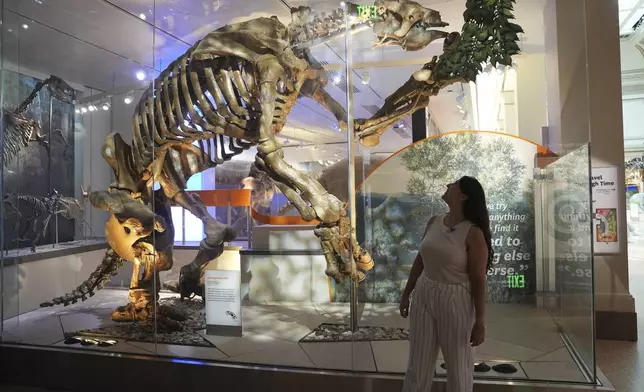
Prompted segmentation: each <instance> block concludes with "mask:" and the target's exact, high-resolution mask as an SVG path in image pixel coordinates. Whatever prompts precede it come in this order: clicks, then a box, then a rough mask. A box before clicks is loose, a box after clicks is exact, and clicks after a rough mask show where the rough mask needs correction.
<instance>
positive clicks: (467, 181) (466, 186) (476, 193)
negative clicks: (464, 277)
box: [458, 176, 494, 270]
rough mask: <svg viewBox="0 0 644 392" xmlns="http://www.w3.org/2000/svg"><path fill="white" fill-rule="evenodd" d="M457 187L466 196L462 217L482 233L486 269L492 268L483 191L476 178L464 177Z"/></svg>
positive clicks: (488, 218)
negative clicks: (485, 245) (485, 249)
mask: <svg viewBox="0 0 644 392" xmlns="http://www.w3.org/2000/svg"><path fill="white" fill-rule="evenodd" d="M458 187H459V189H460V190H461V192H462V193H463V194H464V195H465V196H467V199H465V201H464V202H463V215H464V216H465V219H467V220H468V221H470V222H472V223H473V224H474V225H475V226H478V228H479V229H481V230H482V231H483V237H484V238H485V242H486V243H487V269H488V270H489V269H490V268H492V260H493V259H494V249H492V233H491V231H490V213H489V212H488V210H487V203H486V201H485V191H484V190H483V187H482V186H481V183H480V182H478V180H477V179H476V178H473V177H468V176H464V177H462V178H461V179H460V180H458Z"/></svg>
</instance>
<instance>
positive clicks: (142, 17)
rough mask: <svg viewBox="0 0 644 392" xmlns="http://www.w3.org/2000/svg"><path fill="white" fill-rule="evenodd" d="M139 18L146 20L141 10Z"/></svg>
mask: <svg viewBox="0 0 644 392" xmlns="http://www.w3.org/2000/svg"><path fill="white" fill-rule="evenodd" d="M139 18H141V19H142V20H146V19H147V17H146V16H145V14H144V13H143V12H141V13H140V14H139Z"/></svg>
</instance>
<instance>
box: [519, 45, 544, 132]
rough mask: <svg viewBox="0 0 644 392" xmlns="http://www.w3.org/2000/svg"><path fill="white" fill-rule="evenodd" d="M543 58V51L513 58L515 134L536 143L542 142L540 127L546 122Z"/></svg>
mask: <svg viewBox="0 0 644 392" xmlns="http://www.w3.org/2000/svg"><path fill="white" fill-rule="evenodd" d="M545 60H546V58H545V54H543V53H530V54H523V55H521V56H517V58H516V60H515V61H516V63H517V67H516V68H517V70H516V109H517V112H518V113H517V117H518V134H517V135H518V136H520V137H522V138H524V139H527V140H530V141H531V142H534V143H537V144H543V140H542V128H543V127H545V126H546V124H547V123H548V118H547V115H546V107H547V106H548V105H547V104H546V81H545V77H546V63H545Z"/></svg>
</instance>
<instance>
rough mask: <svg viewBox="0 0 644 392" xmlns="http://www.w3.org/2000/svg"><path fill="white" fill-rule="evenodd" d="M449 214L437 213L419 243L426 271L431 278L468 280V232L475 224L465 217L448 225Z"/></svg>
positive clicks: (453, 281)
mask: <svg viewBox="0 0 644 392" xmlns="http://www.w3.org/2000/svg"><path fill="white" fill-rule="evenodd" d="M446 216H447V214H443V215H439V216H437V217H436V218H435V219H434V221H433V222H432V223H431V224H430V225H429V229H428V230H427V233H426V234H425V238H423V240H422V242H421V243H420V257H422V259H423V266H424V270H423V273H424V274H425V276H427V277H428V278H429V279H431V280H435V281H437V282H442V283H447V284H460V283H465V282H468V281H469V275H468V272H467V244H466V240H467V235H468V233H469V232H470V228H471V227H472V226H473V224H472V223H471V222H469V221H463V222H461V223H459V224H458V225H456V226H455V227H454V228H453V229H450V228H448V227H447V226H445V221H444V219H445V217H446Z"/></svg>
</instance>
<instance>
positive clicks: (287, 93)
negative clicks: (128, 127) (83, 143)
mask: <svg viewBox="0 0 644 392" xmlns="http://www.w3.org/2000/svg"><path fill="white" fill-rule="evenodd" d="M513 2H514V1H513V0H467V3H466V7H467V9H466V11H465V13H464V15H463V16H464V19H465V24H464V26H463V29H462V33H460V34H459V33H456V32H454V33H447V32H444V31H440V30H437V28H443V27H445V26H446V25H447V24H446V23H444V22H443V21H442V20H441V17H440V14H439V13H438V12H437V11H434V10H431V9H427V8H424V7H422V6H421V5H420V4H418V3H416V2H414V1H406V0H400V1H393V0H377V1H376V2H375V7H374V8H373V10H374V12H373V13H370V15H369V16H368V18H361V17H358V18H354V19H353V22H351V29H352V30H353V29H358V28H363V27H366V26H371V27H372V28H373V31H374V33H375V34H376V36H377V37H378V39H379V42H378V45H398V46H400V47H401V48H402V49H403V50H420V49H423V48H424V47H426V46H427V45H428V44H430V43H431V42H433V41H435V40H438V39H445V41H444V44H443V51H444V52H443V55H442V56H441V57H440V58H438V57H434V58H432V59H431V61H430V62H429V63H427V64H425V65H424V66H423V67H422V69H421V70H419V71H417V72H415V73H414V75H413V76H412V77H410V79H409V80H408V81H407V82H406V83H405V84H404V85H403V86H402V87H401V88H399V89H398V90H397V91H395V92H394V93H393V94H392V95H390V96H389V97H388V98H387V99H386V100H385V104H384V105H383V107H382V108H381V109H380V110H379V111H378V112H377V113H376V114H374V115H373V117H372V118H370V119H357V120H356V121H354V123H353V124H352V125H353V127H352V128H353V132H354V136H355V137H356V139H357V140H358V141H359V142H360V143H361V144H363V145H366V146H373V145H375V144H377V143H378V141H379V137H380V135H381V134H382V133H383V132H384V131H386V130H387V129H388V128H389V127H390V126H392V125H393V124H395V123H396V122H397V121H399V120H400V119H401V118H403V117H405V116H408V115H409V114H411V113H413V112H414V111H415V110H418V109H419V108H423V107H425V106H426V105H427V103H428V102H429V99H430V97H431V96H434V95H436V94H438V93H439V91H440V90H441V89H442V88H443V87H445V86H447V85H450V84H453V83H458V82H469V81H474V80H475V79H476V75H477V74H478V73H479V72H481V71H482V69H483V64H484V63H485V62H492V64H493V65H495V66H496V64H497V63H500V64H504V65H510V64H511V62H512V59H511V56H512V55H514V54H517V53H518V52H519V47H518V45H517V41H518V36H517V34H518V33H520V32H521V28H520V27H519V26H518V25H516V24H513V23H510V20H511V19H512V18H513V16H512V7H513ZM356 10H357V6H355V5H353V4H350V3H349V4H347V5H346V9H340V10H336V11H334V12H333V13H332V14H330V15H321V16H316V15H312V14H311V13H310V9H309V8H308V7H299V8H295V9H292V10H291V14H292V21H291V23H290V24H289V25H288V26H287V25H284V24H282V23H281V22H280V21H279V20H278V19H277V17H275V16H273V17H270V18H257V19H253V20H250V21H247V22H242V23H236V24H232V25H227V26H224V27H221V28H219V29H217V30H215V31H213V32H212V33H210V34H208V35H207V36H206V37H205V38H204V39H202V40H200V41H198V42H197V43H195V44H194V45H193V46H192V47H191V48H190V49H188V51H187V52H186V53H185V54H184V55H182V56H181V57H179V58H178V59H177V60H175V61H174V62H172V63H171V64H170V65H169V66H168V67H167V68H166V69H165V70H164V71H162V72H161V74H160V75H159V77H158V78H156V80H154V82H153V83H152V84H151V85H150V87H149V88H148V89H147V90H146V91H145V92H144V94H143V96H142V98H141V100H140V102H139V104H138V106H137V108H136V111H135V114H134V126H133V134H134V138H133V143H132V146H130V145H128V144H127V143H126V142H125V141H124V140H123V139H122V138H121V136H120V135H119V134H118V133H116V134H112V135H110V136H109V137H108V138H107V139H106V141H105V144H104V147H103V156H104V158H105V159H106V161H107V162H108V164H109V165H110V166H111V167H112V169H113V170H114V173H115V177H116V181H115V182H114V183H113V184H111V185H110V187H109V188H108V191H104V192H93V193H92V195H91V196H90V202H91V203H92V205H93V206H94V207H96V208H100V209H103V210H107V211H110V212H111V213H112V214H111V216H110V219H109V220H108V222H107V224H106V237H107V240H108V242H109V244H110V246H111V250H110V251H109V252H108V255H107V256H106V258H105V261H104V263H103V265H101V266H99V268H98V270H97V272H96V273H94V274H92V276H91V277H90V279H88V280H87V281H86V282H84V283H83V284H81V285H80V286H79V287H78V288H77V289H75V290H74V291H72V292H71V293H69V294H67V295H65V296H63V297H59V298H56V299H54V300H52V302H49V303H45V304H43V306H51V305H54V304H64V305H67V304H69V303H72V302H75V301H77V300H78V299H79V298H84V297H85V296H86V295H87V293H90V292H91V293H93V292H94V291H95V290H96V289H98V288H100V287H102V286H101V285H104V280H105V279H104V276H103V275H104V274H106V273H112V272H113V271H114V270H115V269H116V268H118V265H119V257H115V256H114V253H116V254H117V255H118V256H120V258H122V259H124V260H127V261H130V262H132V263H134V266H135V273H134V275H133V277H132V282H131V287H130V296H129V303H128V304H127V305H126V306H123V307H120V308H119V309H117V310H116V311H114V312H113V313H112V319H114V320H117V321H135V320H143V319H145V318H147V317H148V316H150V315H152V314H154V306H153V305H154V304H155V301H156V298H157V292H158V287H160V286H161V285H160V284H153V283H152V282H153V280H154V278H155V277H157V276H158V272H159V271H163V270H167V269H169V268H170V267H171V266H172V238H171V236H170V235H169V234H168V232H172V231H173V228H172V223H171V220H170V219H169V213H168V212H167V211H168V208H167V205H168V204H169V203H174V204H176V205H180V206H182V207H183V208H185V209H187V210H188V211H190V212H191V213H193V214H194V215H195V216H197V217H198V218H199V219H201V220H202V221H203V222H204V231H205V234H206V238H205V239H204V240H203V241H202V242H201V245H200V250H199V252H198V254H197V256H196V258H195V259H194V260H193V261H192V262H191V263H190V264H189V265H186V266H184V267H183V268H181V271H180V280H179V286H180V287H179V289H180V292H181V295H182V297H186V296H190V295H192V294H193V293H198V292H199V290H200V287H199V277H200V272H201V269H202V267H203V266H204V264H206V263H207V262H209V261H210V260H213V259H215V258H216V257H218V256H219V255H220V254H221V253H222V252H223V246H224V243H225V242H229V241H232V240H233V239H234V238H235V233H234V231H233V230H232V228H230V227H227V226H226V225H224V224H222V223H220V222H218V221H216V220H215V219H214V218H213V217H212V216H210V214H209V213H208V211H207V209H206V206H205V205H204V204H203V203H202V202H201V200H200V199H199V198H198V197H196V196H194V195H191V194H189V193H187V192H186V191H185V188H186V183H187V181H188V179H189V178H190V176H192V175H193V174H195V173H199V172H201V171H204V170H206V169H208V168H211V167H214V166H216V165H219V164H222V163H224V162H225V161H227V160H229V159H231V158H232V157H233V156H235V155H237V154H240V153H241V152H242V151H243V150H245V149H248V148H249V147H251V146H256V147H257V156H256V162H255V165H256V168H257V169H258V170H261V171H263V172H264V173H266V174H267V175H268V176H269V177H270V178H271V179H272V180H273V182H274V183H275V184H276V186H277V187H278V188H279V189H280V191H281V192H282V193H283V194H284V195H285V196H286V197H287V198H288V199H289V200H290V202H291V203H292V204H293V205H294V206H295V208H296V209H297V210H298V212H299V213H300V215H301V216H302V218H303V219H305V220H309V221H310V220H314V219H316V220H318V221H319V222H321V223H320V224H319V225H318V227H317V229H316V230H315V234H316V235H317V236H318V237H319V238H320V240H321V244H322V249H323V252H324V255H325V258H326V262H327V266H326V274H327V275H328V276H330V277H332V278H333V279H334V280H335V281H337V282H340V281H342V280H343V279H344V277H345V276H348V277H350V278H351V279H353V280H355V281H361V280H363V279H364V273H363V272H362V271H367V270H370V269H371V268H372V267H373V261H372V259H371V257H370V256H369V254H368V253H367V252H365V251H363V250H362V248H361V247H360V245H359V244H358V243H357V241H356V240H355V236H354V234H353V233H352V232H351V229H350V224H349V220H348V218H347V216H346V211H345V209H344V206H343V203H342V202H341V201H340V200H338V199H337V198H336V197H335V196H333V195H331V194H330V193H329V192H327V191H326V190H325V189H324V187H323V186H322V185H321V184H320V183H319V182H318V181H316V180H315V179H314V178H312V177H311V176H310V175H309V174H307V173H305V172H301V171H298V170H296V169H294V168H293V167H292V166H290V165H289V164H288V162H286V161H284V159H283V152H282V149H281V148H282V146H281V145H280V143H279V142H278V141H277V139H276V135H277V134H278V133H279V132H280V130H281V129H282V127H283V126H284V124H285V122H286V118H287V116H288V114H289V112H290V111H291V109H292V108H293V106H294V105H295V104H296V102H297V100H298V98H299V97H309V98H312V99H314V100H316V101H317V102H318V103H319V104H320V105H322V106H323V107H324V108H326V109H327V110H329V111H330V112H331V113H332V114H333V115H334V116H335V117H336V119H337V121H338V122H339V124H340V127H341V129H342V130H345V131H346V130H347V128H348V127H347V123H346V119H347V113H346V111H345V109H344V108H343V107H342V106H341V105H340V104H339V103H338V102H337V101H335V100H334V99H333V98H332V97H331V96H330V95H329V94H328V93H327V92H326V91H325V85H326V84H327V79H326V73H325V71H324V69H323V68H322V66H321V65H320V64H319V63H318V62H317V61H316V60H315V59H314V58H313V57H312V55H311V53H310V50H309V48H310V47H311V46H313V45H316V44H318V43H321V42H325V41H327V40H331V39H333V38H334V37H338V36H342V35H343V34H344V33H345V26H346V24H345V21H346V20H348V19H349V18H347V11H349V12H351V13H355V11H356ZM195 144H196V145H195ZM155 183H158V184H159V185H160V189H158V190H156V191H154V192H153V187H154V184H155ZM141 269H142V271H143V274H142V276H141V274H140V271H141ZM153 287H154V289H153ZM157 313H158V312H157Z"/></svg>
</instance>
